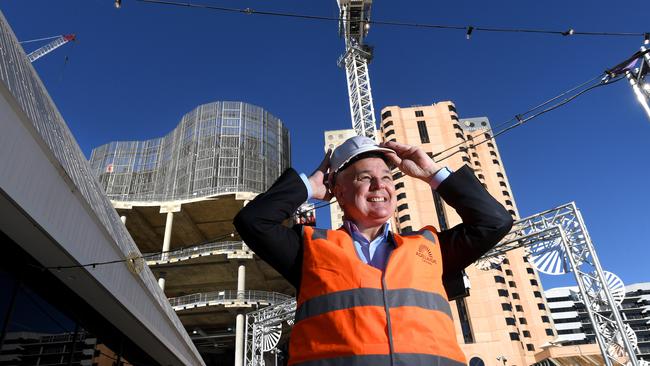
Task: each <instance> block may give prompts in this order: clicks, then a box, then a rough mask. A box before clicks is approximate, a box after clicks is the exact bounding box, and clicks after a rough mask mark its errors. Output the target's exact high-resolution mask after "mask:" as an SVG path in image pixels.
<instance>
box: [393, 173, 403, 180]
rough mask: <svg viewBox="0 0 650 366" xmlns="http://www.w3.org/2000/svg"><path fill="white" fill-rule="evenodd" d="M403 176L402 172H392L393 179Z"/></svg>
mask: <svg viewBox="0 0 650 366" xmlns="http://www.w3.org/2000/svg"><path fill="white" fill-rule="evenodd" d="M403 176H404V174H402V172H397V173H394V174H393V180H398V179H400V178H402V177H403Z"/></svg>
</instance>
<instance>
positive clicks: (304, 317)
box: [289, 226, 466, 366]
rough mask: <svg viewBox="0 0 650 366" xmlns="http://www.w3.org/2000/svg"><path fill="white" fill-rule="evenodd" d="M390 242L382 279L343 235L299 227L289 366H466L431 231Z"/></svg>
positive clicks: (381, 274) (349, 239)
mask: <svg viewBox="0 0 650 366" xmlns="http://www.w3.org/2000/svg"><path fill="white" fill-rule="evenodd" d="M393 238H394V243H395V249H394V250H393V251H392V253H391V254H390V257H389V259H388V263H387V265H386V269H385V270H384V272H383V273H382V271H381V270H379V269H377V268H375V267H372V266H370V265H368V264H365V263H363V262H362V261H361V259H359V257H358V255H357V252H356V250H355V248H354V244H353V242H352V238H351V237H350V235H348V233H346V232H345V231H344V230H342V229H339V230H323V229H316V228H313V227H309V226H305V227H304V231H303V242H304V253H303V264H302V280H301V283H300V293H299V296H298V304H297V309H296V317H295V324H294V327H293V330H292V331H291V340H290V345H289V365H299V366H351V365H354V366H375V365H377V366H384V365H386V366H397V365H408V366H418V365H436V366H460V365H466V361H465V355H464V354H463V352H462V351H461V349H460V347H459V345H458V342H457V341H456V333H455V330H454V321H453V319H452V317H451V308H450V306H449V302H448V301H447V295H446V293H445V289H444V287H443V284H442V258H441V255H440V245H439V243H438V238H437V235H436V230H435V229H434V228H433V227H430V226H428V227H426V228H425V229H423V230H421V231H419V232H417V233H414V234H413V235H397V234H393Z"/></svg>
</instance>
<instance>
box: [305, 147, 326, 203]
mask: <svg viewBox="0 0 650 366" xmlns="http://www.w3.org/2000/svg"><path fill="white" fill-rule="evenodd" d="M331 156H332V150H331V149H330V150H327V153H325V158H324V159H323V161H321V163H320V165H319V166H318V168H316V170H314V172H313V173H311V176H310V177H309V183H310V184H311V192H312V198H315V199H317V200H322V201H329V200H330V199H331V198H332V192H331V191H330V189H329V184H328V177H327V174H328V171H329V169H330V157H331Z"/></svg>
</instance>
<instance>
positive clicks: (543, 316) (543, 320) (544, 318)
mask: <svg viewBox="0 0 650 366" xmlns="http://www.w3.org/2000/svg"><path fill="white" fill-rule="evenodd" d="M542 322H544V323H550V322H551V321H550V320H549V319H548V316H546V315H542Z"/></svg>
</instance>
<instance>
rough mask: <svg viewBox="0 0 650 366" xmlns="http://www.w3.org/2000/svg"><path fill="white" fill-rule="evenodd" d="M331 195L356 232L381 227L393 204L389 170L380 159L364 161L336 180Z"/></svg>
mask: <svg viewBox="0 0 650 366" xmlns="http://www.w3.org/2000/svg"><path fill="white" fill-rule="evenodd" d="M334 195H335V196H336V200H337V201H338V203H339V205H340V206H341V208H342V209H343V212H344V214H345V217H346V218H347V219H348V220H352V221H353V222H354V223H355V224H356V225H357V226H359V228H361V227H372V226H378V225H383V224H384V223H385V222H386V221H388V219H389V218H390V217H391V216H392V215H393V212H395V207H396V206H397V200H396V198H395V185H394V184H393V177H392V174H391V171H390V169H389V168H388V166H387V165H386V163H385V162H384V161H383V160H382V159H380V158H373V157H369V158H365V159H362V160H359V161H357V162H355V163H354V164H352V165H350V166H349V167H348V168H347V169H345V170H344V171H342V172H340V173H339V174H338V175H337V177H336V184H335V186H334Z"/></svg>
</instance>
